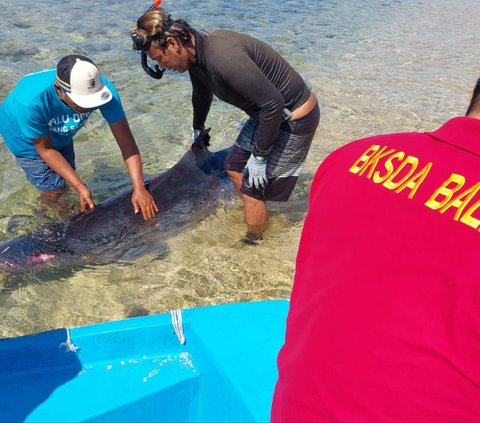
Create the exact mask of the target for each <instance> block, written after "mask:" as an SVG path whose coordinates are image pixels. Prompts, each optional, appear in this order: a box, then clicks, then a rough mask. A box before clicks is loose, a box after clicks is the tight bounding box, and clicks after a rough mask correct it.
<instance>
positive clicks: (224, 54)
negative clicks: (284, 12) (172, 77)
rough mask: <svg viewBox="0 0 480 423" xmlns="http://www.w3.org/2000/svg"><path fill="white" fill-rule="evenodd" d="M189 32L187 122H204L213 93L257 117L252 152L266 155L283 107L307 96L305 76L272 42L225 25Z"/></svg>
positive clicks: (199, 124)
mask: <svg viewBox="0 0 480 423" xmlns="http://www.w3.org/2000/svg"><path fill="white" fill-rule="evenodd" d="M195 35H196V38H195V40H196V54H197V57H196V62H195V63H194V64H192V65H190V66H189V68H188V72H189V74H190V79H191V81H192V86H193V93H192V103H193V128H194V129H202V128H204V124H205V120H206V119H207V115H208V112H209V110H210V105H211V103H212V99H213V95H215V96H217V97H218V98H219V99H220V100H223V101H225V102H226V103H229V104H232V105H234V106H236V107H238V108H240V109H242V110H244V111H245V112H246V113H247V114H248V115H249V116H250V117H251V118H253V119H255V120H256V121H257V122H258V124H259V129H258V131H259V132H258V134H257V137H256V140H255V146H254V149H253V154H254V155H256V156H266V155H268V153H269V151H270V150H271V148H272V146H273V144H274V143H275V141H276V139H277V135H278V131H279V128H280V124H281V122H282V114H283V109H284V108H287V109H289V110H294V109H295V108H297V107H299V106H301V105H302V104H303V103H304V102H305V101H306V100H307V99H308V97H309V95H310V90H309V89H308V88H307V87H306V85H305V81H304V80H303V78H302V77H301V75H300V74H299V73H298V72H296V71H295V70H294V69H293V68H292V67H291V66H290V65H289V64H288V63H287V61H286V60H285V59H283V58H282V57H281V56H280V54H278V53H277V52H276V51H275V50H274V49H273V48H271V47H270V46H268V45H267V44H265V43H263V42H262V41H260V40H257V39H255V38H253V37H251V36H249V35H245V34H239V33H236V32H232V31H226V30H217V31H213V32H210V33H208V34H207V33H196V34H195Z"/></svg>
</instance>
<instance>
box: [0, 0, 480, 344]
mask: <svg viewBox="0 0 480 423" xmlns="http://www.w3.org/2000/svg"><path fill="white" fill-rule="evenodd" d="M148 6H149V3H145V2H139V1H130V0H129V1H127V0H120V1H117V2H115V3H110V2H99V1H97V0H84V1H82V2H59V1H56V0H41V1H37V2H27V1H25V0H16V1H13V0H2V2H1V4H0V20H1V22H2V25H1V26H0V101H1V100H2V99H3V98H4V97H5V96H6V95H7V93H8V92H9V90H10V89H11V88H13V86H14V84H15V82H16V81H17V79H18V78H20V77H21V76H22V75H24V74H26V73H28V72H31V71H33V70H36V69H40V68H47V67H53V66H54V65H55V64H56V62H57V61H58V59H59V58H60V57H61V56H63V55H65V54H70V53H72V52H77V53H82V54H86V55H88V56H90V57H92V58H93V59H94V60H95V61H96V62H97V63H98V64H99V66H100V68H101V70H102V72H103V73H104V74H105V75H107V76H108V77H109V78H110V79H111V80H112V81H113V82H114V83H115V85H116V86H117V88H118V90H119V92H120V94H121V96H122V100H123V103H124V107H125V109H126V112H127V116H128V118H129V122H130V125H131V127H132V130H133V132H134V135H135V137H136V139H137V143H138V145H139V147H140V149H141V152H142V156H143V160H144V173H145V175H146V176H151V175H154V174H157V173H159V172H160V171H162V170H164V169H167V168H169V167H171V166H172V165H173V164H174V163H175V162H176V161H177V160H178V159H179V158H180V157H181V156H182V155H183V153H184V152H185V151H186V149H187V148H188V146H189V144H190V125H191V106H190V101H189V98H190V83H189V81H188V77H187V76H186V75H178V74H168V75H166V77H164V78H163V79H162V80H161V81H155V80H153V79H151V78H149V77H148V76H147V75H146V74H145V73H144V72H143V70H142V69H141V67H140V64H139V56H138V54H137V53H135V52H134V51H133V50H132V49H131V41H130V38H129V35H128V30H129V29H130V27H132V26H133V24H134V22H135V20H136V18H137V17H138V16H139V15H140V14H141V13H142V12H143V11H144V10H145V9H146V8H147V7H148ZM164 6H165V7H166V8H167V9H168V10H169V11H170V13H172V15H173V17H174V18H184V19H186V20H187V21H189V22H190V23H191V24H192V25H193V26H194V27H196V28H199V29H200V28H203V29H212V28H229V29H233V30H237V31H240V32H247V33H250V34H252V35H254V36H257V37H259V38H261V39H263V40H264V41H266V42H268V43H270V44H271V45H273V46H274V47H275V48H276V49H278V50H279V51H280V52H281V53H282V54H283V55H284V56H285V57H286V58H287V59H288V60H289V61H290V63H291V64H293V65H294V66H295V67H296V68H297V69H298V70H300V71H301V72H302V73H303V74H304V75H306V76H307V77H308V78H309V79H310V81H311V82H312V84H313V86H314V90H315V92H316V93H317V95H318V97H319V98H320V104H321V110H322V119H321V123H320V126H319V129H318V132H317V135H316V137H315V141H314V144H313V146H312V149H311V152H310V155H309V157H308V161H307V163H306V167H305V171H304V174H303V176H302V178H301V180H300V182H299V184H298V186H297V188H296V189H295V191H294V194H293V198H292V200H291V201H290V202H289V203H287V204H284V205H280V206H277V205H276V206H275V207H273V212H272V217H271V220H270V225H271V226H270V229H269V233H268V237H267V239H266V240H265V242H264V243H263V244H262V245H261V246H259V247H255V249H254V250H252V248H248V247H246V246H243V245H241V244H240V243H239V239H240V237H241V235H242V232H243V224H242V209H241V204H240V203H239V202H237V201H227V202H225V203H224V204H222V205H221V206H220V207H219V209H218V210H217V212H216V213H215V214H213V215H212V216H210V218H209V219H207V220H206V221H204V222H203V223H201V224H200V225H198V226H197V227H195V228H193V229H192V230H191V231H188V232H186V233H183V234H181V235H179V236H176V237H175V238H173V239H170V240H169V244H170V248H171V252H170V254H169V255H168V256H167V257H165V258H164V259H162V260H157V259H155V257H154V256H153V255H147V256H145V257H142V258H140V259H137V260H134V261H132V263H130V264H121V265H120V264H112V265H104V266H92V267H88V268H85V269H82V270H80V271H76V272H68V271H59V272H53V273H51V274H49V275H48V276H47V277H46V276H38V275H31V276H29V277H27V278H15V277H14V278H11V277H9V276H8V275H6V274H0V336H4V337H5V336H15V335H20V334H25V333H31V332H37V331H42V330H47V329H50V328H54V327H61V326H74V325H81V324H87V323H93V322H98V321H104V320H111V319H117V318H123V317H126V316H131V315H137V314H145V313H157V312H164V311H167V310H170V309H172V308H182V307H193V306H200V305H206V304H214V303H225V302H233V301H249V300H256V299H267V298H288V296H289V293H290V288H291V284H292V280H293V276H294V270H295V255H296V250H297V245H298V241H299V236H300V233H301V227H302V223H303V218H304V216H305V212H306V209H307V200H308V190H309V186H310V182H311V179H312V177H313V174H314V172H315V170H316V169H317V167H318V165H319V164H320V163H321V161H322V160H323V158H324V157H325V156H326V154H328V153H329V152H330V151H332V150H333V149H335V148H337V147H339V146H341V145H343V144H345V143H347V142H348V141H350V140H352V139H355V138H358V137H363V136H367V135H372V134H376V133H385V132H402V131H411V130H420V131H421V130H430V129H434V128H436V127H437V126H439V125H440V124H441V123H442V122H443V121H445V120H446V119H448V118H449V117H451V116H455V115H462V114H464V112H465V108H466V105H467V102H468V99H469V92H470V90H471V87H472V86H473V84H474V82H475V81H476V79H477V78H478V77H479V76H480V72H479V66H478V44H477V39H478V16H480V2H471V1H467V0H438V1H418V0H417V1H414V0H384V1H377V0H362V1H352V0H326V1H322V0H315V1H304V0H285V1H283V2H274V1H266V0H259V1H256V2H249V1H239V0H238V1H237V0H230V1H227V0H210V1H209V2H198V1H191V0H188V1H187V0H170V1H168V0H165V1H164ZM243 119H244V115H243V114H242V112H240V111H239V110H236V109H234V108H232V107H231V106H228V105H225V104H223V103H220V102H218V101H217V102H215V103H214V104H213V107H212V110H211V113H210V116H209V120H208V124H209V126H211V127H212V134H213V147H214V148H219V149H220V148H223V147H226V146H227V145H229V144H230V143H231V142H232V141H233V140H234V138H235V135H236V133H237V131H238V126H239V123H240V122H241V121H242V120H243ZM75 144H76V152H77V166H78V170H79V173H80V174H81V176H82V178H84V180H86V181H87V182H88V184H89V185H90V187H91V188H92V190H93V192H94V195H95V199H96V201H97V202H99V201H102V200H104V199H106V198H108V197H109V196H111V195H112V194H114V193H116V192H118V191H119V190H121V189H124V188H126V187H128V185H129V179H128V175H127V173H126V171H125V168H124V165H123V162H122V160H121V158H120V154H119V151H118V148H117V146H116V144H115V142H114V140H113V139H112V137H111V134H110V133H109V129H108V127H107V126H106V125H105V124H104V122H103V121H102V119H101V118H100V117H99V116H96V117H93V118H91V119H90V122H89V123H88V125H87V126H86V127H85V128H84V129H83V130H82V131H81V133H80V134H79V135H78V136H77V138H76V141H75ZM36 198H37V194H36V191H35V190H34V189H33V188H32V187H30V186H29V184H28V183H27V182H26V180H25V179H24V177H23V176H22V174H21V173H20V172H19V170H18V168H17V167H16V165H15V163H14V161H13V160H12V158H11V157H10V155H9V153H8V152H6V151H5V150H4V149H3V146H1V147H0V241H5V240H7V239H10V238H12V237H14V236H17V235H20V234H22V233H25V232H27V231H29V230H32V229H33V228H35V227H36V226H38V224H39V223H40V222H41V219H39V218H38V216H36V214H35V212H34V210H35V209H36ZM48 218H50V219H51V218H55V216H49V217H48Z"/></svg>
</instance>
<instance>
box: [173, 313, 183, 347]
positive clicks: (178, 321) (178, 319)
mask: <svg viewBox="0 0 480 423" xmlns="http://www.w3.org/2000/svg"><path fill="white" fill-rule="evenodd" d="M170 313H171V315H172V324H173V329H175V333H176V334H177V338H178V340H179V341H180V344H182V345H184V344H185V335H184V334H183V322H182V310H178V309H176V310H172V311H171V312H170Z"/></svg>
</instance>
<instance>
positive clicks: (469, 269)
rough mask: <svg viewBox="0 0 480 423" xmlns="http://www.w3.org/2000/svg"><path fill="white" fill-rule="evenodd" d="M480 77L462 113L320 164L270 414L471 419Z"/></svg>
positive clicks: (478, 276)
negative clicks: (436, 125) (429, 128)
mask: <svg viewBox="0 0 480 423" xmlns="http://www.w3.org/2000/svg"><path fill="white" fill-rule="evenodd" d="M479 169H480V79H479V80H478V82H477V84H476V87H475V88H474V91H473V95H472V100H471V104H470V106H469V108H468V111H467V114H466V117H455V118H452V119H450V120H448V121H447V122H446V123H445V124H444V125H443V126H441V127H440V128H439V129H437V130H436V131H433V132H425V133H403V134H391V135H380V136H374V137H370V138H366V139H361V140H357V141H354V142H352V143H349V144H347V145H346V146H344V147H342V148H340V149H338V150H337V151H335V152H334V153H332V154H331V155H330V156H329V157H328V158H327V159H326V160H325V161H324V163H322V165H321V166H320V167H319V169H318V171H317V173H316V175H315V178H314V181H313V183H312V187H311V192H310V200H309V201H310V204H309V211H308V214H307V217H306V220H305V225H304V228H303V232H302V236H301V241H300V247H299V251H298V256H297V263H296V273H295V280H294V285H293V290H292V295H291V303H290V310H289V314H288V318H287V329H286V339H285V344H284V345H283V347H282V348H281V350H280V353H279V356H278V372H279V378H278V382H277V385H276V388H275V393H274V398H273V406H272V413H271V419H272V421H275V422H277V421H297V422H299V421H302V422H307V421H369V422H373V421H403V422H405V421H416V422H419V421H429V422H432V421H462V422H465V421H480V359H479V357H480V266H478V261H479V259H478V256H479V252H480V233H479V231H480V172H479Z"/></svg>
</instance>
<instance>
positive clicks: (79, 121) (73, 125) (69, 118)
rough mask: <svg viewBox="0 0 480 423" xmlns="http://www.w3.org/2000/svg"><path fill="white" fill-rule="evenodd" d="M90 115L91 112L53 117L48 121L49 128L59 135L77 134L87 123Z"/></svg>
mask: <svg viewBox="0 0 480 423" xmlns="http://www.w3.org/2000/svg"><path fill="white" fill-rule="evenodd" d="M89 116H90V112H87V113H72V114H71V115H60V116H56V117H53V118H52V119H50V121H49V122H48V130H49V131H50V132H55V133H56V134H59V135H69V136H72V135H75V134H76V133H77V132H78V131H79V129H80V128H81V127H82V126H83V125H85V122H86V121H87V119H88V117H89Z"/></svg>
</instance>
